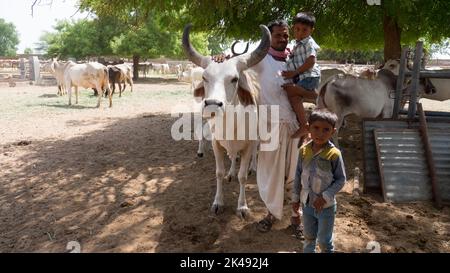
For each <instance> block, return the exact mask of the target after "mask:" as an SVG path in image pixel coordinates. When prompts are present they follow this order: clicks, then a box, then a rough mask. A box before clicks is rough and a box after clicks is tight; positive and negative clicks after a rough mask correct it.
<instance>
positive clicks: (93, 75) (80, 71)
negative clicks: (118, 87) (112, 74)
mask: <svg viewBox="0 0 450 273" xmlns="http://www.w3.org/2000/svg"><path fill="white" fill-rule="evenodd" d="M64 84H65V88H66V89H67V90H68V93H69V105H72V87H75V99H76V100H75V103H76V104H78V87H83V88H94V89H96V90H97V91H98V103H97V107H100V102H101V99H102V97H103V91H104V90H106V91H107V92H108V93H109V107H112V94H111V93H112V92H111V89H110V87H109V78H108V69H107V68H106V66H104V65H102V64H100V63H96V62H92V63H86V64H76V63H74V62H69V63H68V64H67V68H66V70H65V72H64Z"/></svg>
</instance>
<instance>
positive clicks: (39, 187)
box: [0, 79, 450, 252]
mask: <svg viewBox="0 0 450 273" xmlns="http://www.w3.org/2000/svg"><path fill="white" fill-rule="evenodd" d="M83 92H84V95H83V96H82V99H81V100H80V105H79V106H75V107H70V108H69V107H67V106H66V104H67V98H59V97H55V96H54V95H53V94H55V93H56V92H55V90H54V87H33V86H31V87H30V86H18V87H16V88H8V87H3V86H1V87H0V116H1V118H0V252H64V251H65V248H66V244H67V243H68V242H69V241H74V240H76V241H79V242H80V243H81V246H82V251H83V252H278V251H297V252H300V251H301V241H299V240H297V239H295V238H294V237H292V236H291V233H290V231H289V230H288V229H286V227H287V226H288V224H289V223H288V222H289V219H288V217H285V218H284V220H283V221H281V222H279V223H277V224H275V226H274V229H273V231H272V232H270V233H267V234H260V233H259V232H257V231H256V230H255V222H256V221H257V220H259V219H260V218H262V217H263V215H264V213H265V210H264V206H263V204H262V202H261V200H260V198H259V195H258V191H257V187H256V181H255V177H254V176H252V177H250V181H249V183H248V185H247V193H248V195H247V198H248V203H249V207H250V208H251V210H252V214H251V217H250V219H247V220H246V221H243V220H241V219H240V218H239V217H237V216H236V215H235V213H234V210H235V207H236V203H237V197H238V193H239V188H238V183H237V182H236V181H233V182H231V183H226V184H225V201H226V205H227V207H226V209H225V212H224V214H223V215H220V216H218V217H216V216H212V215H211V214H210V213H209V207H210V205H211V203H212V201H213V197H214V193H215V171H214V166H215V164H214V157H213V154H212V151H211V149H208V151H207V153H206V155H205V158H202V159H198V158H196V148H197V146H196V143H195V142H189V141H181V142H175V141H174V140H172V138H171V136H170V129H171V126H172V124H173V122H174V121H175V118H173V117H171V116H170V115H169V113H170V109H171V108H172V106H173V105H174V104H175V103H182V104H188V103H190V101H191V100H190V99H191V98H190V91H189V85H187V84H180V83H177V82H175V81H173V80H157V79H154V80H152V81H151V82H147V83H146V84H138V85H137V86H136V88H135V93H134V94H130V93H129V91H127V92H126V93H125V95H124V97H123V98H121V99H119V98H117V97H115V99H114V107H113V108H112V109H109V108H106V106H107V103H106V100H103V104H102V109H100V110H99V109H95V108H92V107H93V106H95V104H96V100H95V98H93V97H91V95H90V94H91V91H83ZM427 107H430V106H429V105H428V106H427ZM436 107H442V108H443V109H450V105H449V103H442V104H435V105H431V108H433V109H436ZM447 107H448V108H447ZM358 133H359V132H358V130H357V126H356V123H354V122H353V123H352V122H350V125H349V127H348V128H347V129H345V130H344V134H345V136H349V135H353V137H352V140H351V139H350V138H347V137H345V139H344V140H343V141H342V146H343V151H344V158H345V160H346V165H347V171H348V173H349V176H350V178H351V177H352V176H353V170H354V167H355V166H360V167H361V166H362V162H361V158H362V154H361V150H360V147H359V135H358ZM351 188H352V181H350V182H349V183H348V185H347V186H346V190H345V191H344V192H342V193H340V194H339V196H338V202H339V208H338V214H337V221H336V223H337V224H336V246H337V249H338V250H340V251H346V252H352V251H361V250H362V249H365V247H366V245H367V243H368V242H369V241H373V240H375V241H378V242H379V243H380V244H381V250H382V251H383V252H385V251H388V252H450V210H449V209H448V208H446V209H444V210H442V211H438V210H436V209H434V208H433V207H432V205H431V204H428V203H421V204H408V205H392V204H385V203H381V202H379V201H380V200H379V199H377V197H376V196H362V197H355V196H352V195H351V194H350V192H351ZM285 209H286V214H285V215H288V212H287V210H288V206H286V207H285Z"/></svg>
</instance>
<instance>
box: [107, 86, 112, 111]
mask: <svg viewBox="0 0 450 273" xmlns="http://www.w3.org/2000/svg"><path fill="white" fill-rule="evenodd" d="M106 88H107V89H106V92H108V95H109V108H111V107H112V91H111V88H110V87H109V86H107V87H106Z"/></svg>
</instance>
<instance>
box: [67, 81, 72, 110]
mask: <svg viewBox="0 0 450 273" xmlns="http://www.w3.org/2000/svg"><path fill="white" fill-rule="evenodd" d="M68 86H69V91H68V93H69V106H70V105H72V86H70V85H68Z"/></svg>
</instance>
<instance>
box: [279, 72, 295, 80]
mask: <svg viewBox="0 0 450 273" xmlns="http://www.w3.org/2000/svg"><path fill="white" fill-rule="evenodd" d="M297 75H298V72H297V71H283V72H281V76H283V77H284V78H285V79H293V78H295V77H296V76H297Z"/></svg>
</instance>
